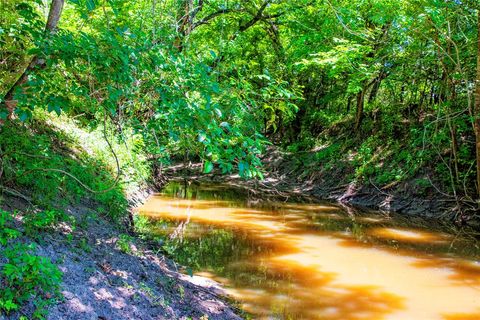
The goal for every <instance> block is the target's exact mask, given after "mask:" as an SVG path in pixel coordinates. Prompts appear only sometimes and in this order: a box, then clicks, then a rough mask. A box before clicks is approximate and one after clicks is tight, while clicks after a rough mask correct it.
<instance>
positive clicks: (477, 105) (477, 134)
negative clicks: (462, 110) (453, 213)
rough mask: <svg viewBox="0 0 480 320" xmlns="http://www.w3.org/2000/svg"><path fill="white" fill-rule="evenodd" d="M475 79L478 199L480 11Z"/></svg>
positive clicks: (478, 189)
mask: <svg viewBox="0 0 480 320" xmlns="http://www.w3.org/2000/svg"><path fill="white" fill-rule="evenodd" d="M477 50H478V51H477V78H476V87H475V105H474V108H473V109H474V111H473V112H474V118H475V140H476V151H477V196H478V199H480V10H478V39H477Z"/></svg>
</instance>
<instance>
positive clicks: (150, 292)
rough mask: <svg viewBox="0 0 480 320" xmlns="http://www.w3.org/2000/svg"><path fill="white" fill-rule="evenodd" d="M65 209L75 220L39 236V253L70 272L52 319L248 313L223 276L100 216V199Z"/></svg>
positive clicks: (11, 202)
mask: <svg viewBox="0 0 480 320" xmlns="http://www.w3.org/2000/svg"><path fill="white" fill-rule="evenodd" d="M5 200H6V201H4V204H5V205H4V209H7V210H11V211H13V210H14V209H20V210H23V209H25V208H26V206H25V204H24V203H23V202H22V201H19V200H18V199H16V198H12V199H5ZM136 201H137V202H138V201H140V200H139V198H137V200H136ZM65 213H67V214H68V215H70V216H71V217H73V218H74V221H75V224H74V225H75V227H74V226H73V225H72V224H71V223H61V224H60V225H59V226H57V227H56V228H55V230H54V231H53V232H48V233H45V234H42V235H40V237H39V239H37V243H38V244H39V245H38V249H37V252H36V254H38V255H41V256H45V257H49V258H50V259H51V260H52V262H54V263H55V264H57V265H58V266H59V268H60V270H61V271H62V272H63V283H62V286H61V293H62V296H63V299H61V300H60V301H59V302H58V303H57V304H55V305H53V306H51V307H50V308H49V315H48V317H47V319H51V320H57V319H69V320H74V319H78V320H80V319H81V320H85V319H92V320H93V319H95V320H97V319H103V320H105V319H108V320H117V319H210V320H211V319H222V320H223V319H241V318H240V317H239V316H238V315H236V310H235V308H234V307H232V306H230V305H229V304H228V303H227V302H226V300H225V299H224V298H223V297H222V295H223V291H222V289H221V288H220V287H219V286H218V285H217V283H215V282H213V281H211V280H208V279H205V278H201V277H197V276H194V277H190V276H188V275H185V274H182V273H181V272H179V271H178V268H179V266H177V265H176V264H175V263H174V262H173V261H170V260H168V259H167V258H165V257H164V256H162V255H161V254H157V253H155V252H153V251H151V250H148V246H146V245H145V243H143V242H142V241H141V240H140V239H137V238H135V237H132V236H129V235H127V234H126V231H125V230H122V228H121V227H118V226H113V224H112V222H111V221H108V220H106V219H104V218H102V217H101V216H99V215H98V214H97V213H96V211H95V204H94V203H92V202H89V201H84V202H83V203H81V204H80V205H76V206H75V207H68V208H67V209H66V210H65ZM20 220H21V216H20V218H19V221H17V223H18V228H19V229H21V228H22V227H21V221H20ZM23 240H25V241H29V240H30V239H27V238H23V239H22V241H23ZM32 310H33V306H29V307H28V306H27V308H24V309H23V310H22V313H21V314H20V313H16V314H11V315H10V316H8V317H5V316H3V317H2V316H1V315H0V319H2V320H3V319H18V318H19V317H20V316H21V315H29V314H31V312H32Z"/></svg>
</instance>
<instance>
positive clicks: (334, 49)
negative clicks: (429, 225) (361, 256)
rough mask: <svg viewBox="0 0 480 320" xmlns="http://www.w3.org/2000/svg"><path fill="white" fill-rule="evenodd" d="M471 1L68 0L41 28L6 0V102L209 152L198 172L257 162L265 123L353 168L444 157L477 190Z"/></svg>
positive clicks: (415, 170)
mask: <svg viewBox="0 0 480 320" xmlns="http://www.w3.org/2000/svg"><path fill="white" fill-rule="evenodd" d="M51 3H52V6H51V8H52V10H53V7H54V5H53V4H54V3H57V4H58V3H60V4H63V1H60V0H58V1H52V2H51ZM477 6H478V4H476V1H462V2H459V1H437V0H417V1H413V2H412V1H387V0H369V1H336V2H332V1H323V0H322V1H321V0H316V1H305V0H295V1H283V0H275V1H273V0H264V1H259V0H255V1H224V0H211V1H203V0H199V1H193V0H165V1H156V0H153V1H134V2H133V1H103V0H75V1H73V0H72V1H67V2H66V3H65V4H64V6H63V10H61V11H60V14H61V17H59V23H58V26H54V27H53V28H50V29H49V28H48V23H47V28H46V29H45V27H44V26H45V16H46V13H48V12H49V8H50V3H44V2H42V1H13V2H7V3H5V2H4V3H3V5H2V11H3V12H4V13H5V14H4V16H5V17H7V18H6V19H3V20H2V25H1V26H0V42H1V43H2V50H1V52H0V58H1V60H2V63H1V64H0V68H1V69H0V75H1V77H2V79H3V80H4V81H2V83H1V86H0V89H1V90H2V92H6V93H7V95H4V97H5V100H6V101H4V102H3V106H4V109H3V111H2V112H3V113H2V114H3V116H4V117H6V116H7V115H8V114H9V110H10V112H12V110H13V112H14V113H15V114H16V116H17V118H18V119H19V120H21V121H31V120H29V119H31V118H32V113H34V109H35V108H37V107H38V108H43V109H47V110H48V111H50V112H55V113H57V114H60V113H62V112H63V113H66V114H68V115H70V116H75V117H79V119H81V121H82V122H83V123H84V125H85V126H89V127H91V128H94V127H97V126H101V125H102V123H104V121H109V122H111V123H112V125H113V126H115V127H116V130H117V135H118V136H119V137H122V135H123V131H124V130H127V131H128V130H132V132H135V133H136V134H139V135H141V137H142V139H143V147H142V148H143V149H144V150H143V151H144V152H146V153H148V154H149V155H150V158H151V159H153V160H154V162H155V163H157V164H159V163H168V162H169V161H170V157H171V156H172V155H181V157H184V158H185V159H188V158H198V157H200V158H201V159H203V160H204V168H205V172H209V171H211V170H212V169H213V168H214V165H215V164H217V165H219V167H220V168H221V170H222V171H223V172H230V171H232V170H238V171H240V173H241V174H242V175H243V176H246V177H255V176H258V175H260V176H261V173H260V170H259V169H258V168H259V165H260V162H259V160H258V158H257V156H258V155H259V154H260V153H261V151H262V146H263V145H265V143H266V139H265V138H264V137H262V135H261V134H263V136H267V137H270V138H271V139H273V141H277V142H281V143H282V144H284V145H289V146H290V150H292V151H299V150H300V151H301V150H305V149H311V148H314V147H317V149H319V148H321V149H322V152H327V151H323V150H324V149H325V150H331V149H332V148H333V149H336V152H335V154H334V156H335V157H339V156H340V154H345V157H346V158H347V157H348V158H354V159H356V160H355V161H356V163H353V164H350V165H351V166H354V167H355V177H354V178H355V179H363V178H367V177H369V176H371V175H373V176H379V175H380V176H382V175H383V177H382V178H380V179H379V181H377V182H378V183H389V182H392V181H394V180H402V179H409V178H412V177H418V176H423V178H422V179H428V180H432V179H434V180H435V178H432V179H431V178H430V176H429V174H430V173H427V172H423V173H422V172H421V171H422V169H423V168H424V167H425V163H430V162H431V161H435V162H438V163H439V165H438V166H436V167H435V168H430V169H431V170H433V171H434V172H433V175H434V176H435V177H440V178H439V180H441V181H439V183H440V187H439V188H445V189H444V190H443V191H444V192H445V193H453V194H457V193H461V194H462V195H463V196H466V197H469V196H472V195H474V194H475V193H476V185H475V179H474V177H475V166H474V154H475V145H474V140H475V137H474V130H473V129H474V128H473V122H474V121H473V119H474V96H473V93H474V89H475V76H476V74H475V69H476V60H475V59H476V54H477V52H476V50H477V46H476V45H475V44H476V37H477V28H476V26H477V19H476V17H477V11H478V8H477ZM52 10H51V11H52ZM29 61H30V62H31V63H30V66H29V67H27V69H26V70H27V72H26V73H27V78H28V79H26V80H25V82H24V83H22V84H21V85H17V86H16V85H15V81H16V80H17V79H18V77H19V74H21V73H22V72H23V70H25V68H26V66H27V65H28V62H29ZM32 62H34V63H33V66H32V67H31V65H32ZM10 89H14V90H10ZM9 90H10V91H11V92H7V91H9ZM8 93H10V96H8ZM8 97H11V100H8V99H7V98H8ZM12 101H14V102H13V103H12ZM12 104H13V107H12ZM319 157H320V158H322V157H324V155H322V154H320V155H319ZM327 158H328V160H330V159H331V157H327ZM346 158H345V159H346ZM334 160H335V161H337V160H338V159H334ZM365 163H368V164H367V166H365ZM384 171H385V172H386V171H388V172H390V174H387V173H385V172H384ZM422 174H423V175H422Z"/></svg>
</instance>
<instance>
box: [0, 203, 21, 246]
mask: <svg viewBox="0 0 480 320" xmlns="http://www.w3.org/2000/svg"><path fill="white" fill-rule="evenodd" d="M12 223H13V217H12V214H11V213H10V212H7V211H3V210H0V245H1V246H6V245H7V243H8V241H9V240H11V239H15V238H16V237H18V236H19V235H20V232H18V231H17V230H15V229H12V228H11V227H10V226H11V224H12Z"/></svg>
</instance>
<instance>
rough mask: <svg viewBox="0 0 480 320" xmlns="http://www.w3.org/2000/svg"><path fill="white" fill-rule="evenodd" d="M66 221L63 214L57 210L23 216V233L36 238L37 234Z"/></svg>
mask: <svg viewBox="0 0 480 320" xmlns="http://www.w3.org/2000/svg"><path fill="white" fill-rule="evenodd" d="M66 219H67V217H66V215H65V213H63V212H60V211H57V210H43V211H38V212H34V213H30V214H27V215H25V218H24V220H23V221H24V225H25V232H26V233H27V235H29V236H36V235H38V232H44V231H49V230H52V229H53V227H55V225H56V224H58V223H59V222H61V221H65V220H66Z"/></svg>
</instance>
